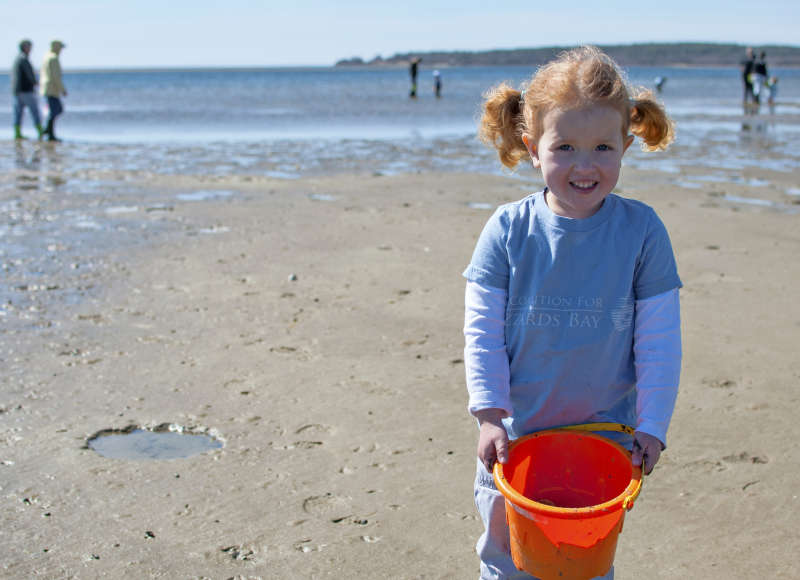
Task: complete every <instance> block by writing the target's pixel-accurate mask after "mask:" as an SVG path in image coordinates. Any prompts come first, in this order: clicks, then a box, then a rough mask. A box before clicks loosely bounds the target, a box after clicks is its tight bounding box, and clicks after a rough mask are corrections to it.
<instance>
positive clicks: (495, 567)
mask: <svg viewBox="0 0 800 580" xmlns="http://www.w3.org/2000/svg"><path fill="white" fill-rule="evenodd" d="M475 506H476V507H477V508H478V513H479V514H480V516H481V519H482V520H483V527H484V532H483V534H482V535H481V537H480V538H479V539H478V544H477V545H476V546H475V548H476V551H477V552H478V556H479V557H480V559H481V576H480V577H481V580H535V579H534V577H533V576H531V575H530V574H527V573H525V572H521V571H520V570H517V567H516V566H515V565H514V561H513V560H512V559H511V548H510V540H509V533H508V523H507V522H506V505H505V499H504V498H503V494H501V493H500V492H499V491H497V488H496V487H495V485H494V479H493V478H492V475H491V474H490V473H489V472H487V471H486V468H484V467H483V464H482V463H481V462H480V460H479V461H478V470H477V473H476V475H475ZM613 579H614V567H613V566H612V567H611V570H609V571H608V574H606V575H605V576H599V577H598V578H597V579H596V580H613Z"/></svg>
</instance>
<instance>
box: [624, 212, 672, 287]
mask: <svg viewBox="0 0 800 580" xmlns="http://www.w3.org/2000/svg"><path fill="white" fill-rule="evenodd" d="M649 217H650V220H649V227H648V231H647V235H646V236H645V239H644V244H643V246H642V251H641V254H640V256H639V260H638V262H637V264H636V270H635V272H634V281H633V284H634V291H635V293H636V294H635V295H636V299H637V300H643V299H646V298H651V297H653V296H656V295H658V294H662V293H664V292H666V291H667V290H673V289H675V288H680V287H681V286H683V284H682V283H681V279H680V277H678V267H677V264H676V263H675V254H674V253H673V251H672V244H671V242H670V240H669V234H668V233H667V228H666V227H664V223H663V222H662V221H661V219H660V218H659V217H658V215H656V213H655V212H654V211H652V210H650V216H649Z"/></svg>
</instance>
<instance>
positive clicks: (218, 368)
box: [0, 169, 800, 580]
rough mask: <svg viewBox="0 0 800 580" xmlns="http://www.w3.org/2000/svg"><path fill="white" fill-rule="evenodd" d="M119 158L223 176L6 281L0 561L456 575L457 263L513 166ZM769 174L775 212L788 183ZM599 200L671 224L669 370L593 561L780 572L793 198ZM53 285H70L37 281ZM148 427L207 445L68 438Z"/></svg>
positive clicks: (130, 569) (675, 570)
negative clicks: (646, 465) (125, 229)
mask: <svg viewBox="0 0 800 580" xmlns="http://www.w3.org/2000/svg"><path fill="white" fill-rule="evenodd" d="M747 171H748V172H749V173H748V174H747V175H744V177H746V178H748V179H758V178H759V177H763V175H762V174H761V173H759V170H757V169H748V170H747ZM762 171H764V172H766V171H768V170H762ZM100 177H102V176H99V177H98V178H100ZM116 177H120V176H116ZM123 177H126V178H129V179H131V180H133V182H134V183H137V184H138V185H140V186H141V187H143V188H147V189H151V190H175V191H190V190H192V189H195V190H208V189H209V188H214V189H218V190H225V191H228V192H233V194H232V195H228V196H225V197H218V198H212V199H205V200H203V201H202V202H198V203H183V204H180V205H176V206H175V207H174V208H149V209H151V210H153V211H150V212H149V213H146V215H145V218H144V219H147V220H151V221H153V222H156V221H158V222H162V223H163V224H164V225H165V227H167V226H168V227H167V229H169V230H170V231H171V233H170V234H169V235H166V234H165V235H164V236H163V237H162V238H158V236H155V237H154V240H153V241H152V243H145V242H146V240H144V241H143V243H142V244H140V245H138V246H135V247H132V248H131V247H127V248H125V249H124V251H122V250H119V249H117V248H109V249H108V250H107V251H104V252H101V256H102V257H101V258H97V257H95V258H92V259H91V260H90V259H89V258H85V259H84V258H82V257H81V256H80V255H74V253H71V250H70V248H58V247H55V248H52V251H51V254H52V255H53V259H54V260H63V261H64V264H65V267H64V270H63V271H64V272H65V273H64V274H63V275H59V274H56V275H54V276H55V278H53V279H48V281H47V282H23V281H17V282H15V284H16V286H17V288H20V287H21V286H24V290H25V291H26V293H27V295H28V296H29V297H28V299H27V300H28V301H27V302H25V306H24V308H23V307H18V308H17V307H14V305H13V304H12V305H7V308H6V310H5V311H4V313H3V314H4V315H3V317H2V318H0V333H1V334H0V360H1V361H2V366H3V372H2V375H0V498H2V511H1V512H0V527H1V528H2V530H3V533H2V538H3V540H2V546H3V549H2V551H1V553H0V577H3V578H59V579H60V578H64V579H67V578H70V579H71V578H131V579H138V578H170V579H172V578H187V579H189V578H193V579H200V578H209V579H228V578H237V579H239V578H242V579H245V578H247V579H255V578H260V579H267V578H270V579H272V578H364V579H367V578H375V579H378V578H404V579H405V578H408V579H411V578H414V579H422V578H425V579H430V578H442V579H445V578H447V579H449V578H475V577H477V573H478V560H477V557H476V555H475V552H474V543H475V541H476V539H477V537H478V535H479V533H480V530H481V524H480V522H479V521H478V519H477V515H476V512H475V510H474V507H473V504H472V480H473V476H474V469H475V459H474V453H475V450H474V448H475V442H476V436H477V429H476V428H475V424H474V422H473V420H472V419H471V418H470V417H469V415H468V414H467V412H466V389H465V386H464V376H463V375H464V368H463V361H462V357H463V352H462V349H463V338H462V330H461V329H462V323H463V288H464V280H463V279H462V277H461V272H462V270H463V268H464V267H465V265H466V264H467V262H468V260H469V257H470V255H471V252H472V249H473V245H474V243H475V240H476V238H477V236H478V234H479V232H480V230H481V228H482V226H483V224H484V222H485V221H486V219H488V217H489V215H490V211H491V208H493V207H494V206H496V205H497V204H499V203H502V202H505V201H509V200H513V199H518V198H520V197H523V196H524V195H525V194H526V193H527V192H528V191H529V188H528V187H527V186H526V184H524V183H523V182H522V181H521V180H520V179H517V178H513V177H502V176H482V175H472V174H465V173H452V174H446V173H426V174H419V175H414V174H410V175H398V176H382V175H366V176H365V175H351V176H348V175H339V176H331V177H308V178H303V179H298V180H280V179H268V178H260V177H248V178H242V177H240V176H231V177H226V178H218V179H211V178H208V177H203V176H201V175H198V176H190V175H173V176H157V175H149V176H146V177H137V176H136V175H134V174H133V173H132V174H131V175H128V176H123ZM672 177H674V176H672ZM768 177H769V181H770V183H774V184H777V186H776V187H775V188H774V197H775V200H776V201H777V202H780V203H781V204H784V206H785V207H798V206H796V205H793V203H792V201H793V200H792V198H791V197H790V196H788V195H786V194H785V193H784V192H785V190H786V189H787V188H792V187H797V183H796V180H795V179H794V178H793V176H792V174H791V173H780V172H772V173H770V175H769V176H768ZM136 180H138V181H136ZM618 191H619V192H620V193H621V194H622V195H626V196H630V197H635V198H638V199H641V200H643V201H645V202H646V203H649V204H650V205H652V206H653V207H655V208H656V210H657V211H658V212H659V214H660V216H661V217H662V219H663V220H664V222H665V223H666V225H667V227H668V229H669V231H670V234H671V237H672V242H673V245H674V248H675V252H676V256H677V259H678V264H679V272H680V275H681V277H682V279H683V282H684V289H683V290H682V292H681V301H682V316H683V321H682V324H683V332H684V334H683V339H684V365H683V373H682V381H681V392H680V397H679V400H678V405H677V409H676V412H675V415H674V419H673V422H672V427H671V429H670V434H669V441H668V449H667V451H666V452H665V453H664V455H663V456H662V460H661V462H660V464H659V465H658V467H657V469H656V470H655V472H654V474H653V475H651V476H650V477H648V478H647V479H646V481H645V485H644V490H643V492H642V496H641V498H640V500H639V501H638V502H637V504H636V506H635V509H634V510H633V511H632V512H630V513H629V514H628V516H627V519H626V521H625V528H624V531H623V533H622V535H621V537H620V543H619V547H618V551H617V558H616V570H617V578H618V579H620V580H625V579H633V578H664V579H673V578H674V579H685V578H787V579H788V578H796V577H797V574H798V571H797V563H796V556H795V554H797V552H798V550H800V535H798V534H797V529H796V528H797V522H798V519H797V513H798V510H800V499H798V495H800V491H798V486H797V481H798V476H800V452H798V448H797V445H796V443H795V441H796V439H797V438H798V437H799V436H800V427H798V422H797V420H796V408H797V405H798V398H799V397H800V396H799V395H798V388H797V387H798V381H799V380H800V359H798V357H797V354H796V352H797V346H796V345H797V343H798V340H799V339H800V302H799V301H798V300H797V291H796V284H797V282H798V280H800V262H798V259H797V256H798V255H799V254H800V229H798V228H797V219H798V216H797V215H796V213H792V212H790V211H779V210H777V209H775V207H760V206H756V205H748V204H736V203H732V202H731V201H730V200H729V198H727V197H726V195H727V196H742V197H747V183H746V181H745V182H739V183H725V182H706V183H703V184H702V185H701V186H700V187H693V188H681V187H677V186H675V185H674V183H671V182H670V181H669V180H668V179H667V178H666V177H665V176H664V175H661V176H660V177H659V176H656V177H653V175H652V174H650V173H645V172H640V171H636V170H633V169H625V170H624V172H623V178H622V180H621V182H620V187H619V188H618ZM19 195H20V197H24V195H25V194H24V192H22V191H21V190H20V192H19ZM766 195H767V196H769V195H771V194H770V193H769V192H768V193H767V194H766ZM487 208H489V209H487ZM156 210H159V211H156ZM162 210H163V211H162ZM137 211H139V212H140V213H142V214H143V215H144V214H145V209H144V208H139V209H138V210H137ZM122 215H124V214H120V216H122ZM67 264H68V265H69V266H68V265H67ZM90 266H91V267H90ZM13 274H14V264H13V262H11V261H7V262H6V264H5V265H4V270H3V272H2V275H6V276H12V275H13ZM54 287H58V291H55V290H52V288H54ZM49 289H50V290H49ZM70 289H72V290H75V294H76V295H79V296H81V299H79V300H56V299H50V298H48V294H55V293H57V292H63V293H65V294H70V293H69V292H67V291H68V290H70ZM83 289H90V290H87V291H85V292H84V291H83ZM70 295H71V294H70ZM162 424H174V425H179V426H182V427H183V428H185V429H187V430H190V431H192V432H197V433H209V434H212V435H214V436H215V437H217V438H219V440H221V441H222V442H223V443H224V446H223V447H222V448H221V449H218V450H212V451H209V452H207V453H204V454H200V455H195V456H193V457H190V458H186V459H174V460H164V461H154V460H153V461H148V460H144V461H126V460H120V459H111V458H107V457H103V456H101V455H99V454H98V453H96V452H95V451H93V450H91V449H89V448H87V440H88V439H89V438H90V437H91V436H92V435H93V434H95V433H97V432H99V431H101V430H104V429H124V428H126V427H131V426H137V427H145V428H148V427H150V428H152V427H155V426H157V425H162Z"/></svg>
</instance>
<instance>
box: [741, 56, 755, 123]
mask: <svg viewBox="0 0 800 580" xmlns="http://www.w3.org/2000/svg"><path fill="white" fill-rule="evenodd" d="M744 54H745V58H744V60H743V61H742V62H741V63H739V65H740V67H741V69H742V83H743V84H744V96H743V98H742V104H743V106H744V113H745V115H748V114H751V113H753V112H754V111H753V107H754V105H755V102H756V96H755V94H754V93H753V80H752V78H753V77H752V74H753V69H754V68H755V66H756V58H755V56H754V55H753V49H752V48H751V47H749V46H748V47H747V48H746V49H745V51H744Z"/></svg>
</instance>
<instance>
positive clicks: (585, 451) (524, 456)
mask: <svg viewBox="0 0 800 580" xmlns="http://www.w3.org/2000/svg"><path fill="white" fill-rule="evenodd" d="M590 431H620V432H625V433H629V434H633V429H632V428H630V427H628V426H626V425H620V424H617V423H592V424H588V425H575V426H571V427H564V428H560V429H550V430H547V431H540V432H538V433H532V434H530V435H526V436H524V437H520V438H519V439H517V440H515V441H512V442H511V445H510V446H509V459H508V462H507V463H506V464H505V465H502V464H500V463H499V462H498V463H495V466H494V480H495V484H496V485H497V489H498V490H499V491H500V492H501V493H502V494H503V496H504V497H505V502H506V519H507V520H508V527H509V531H510V539H511V557H512V558H513V560H514V564H515V565H516V566H517V568H519V569H520V570H524V571H525V572H528V573H529V574H532V575H533V576H536V577H537V578H539V579H540V580H565V579H569V580H589V579H590V578H595V577H597V576H603V575H604V574H606V573H607V572H608V571H609V570H610V569H611V566H612V564H613V563H614V552H615V551H616V548H617V537H618V536H619V533H620V532H621V531H622V524H623V521H624V519H625V511H627V510H630V509H631V508H632V507H633V502H634V500H635V499H636V497H637V496H638V495H639V491H640V490H641V486H642V470H641V468H640V467H634V466H633V465H632V464H631V454H630V452H629V451H628V450H626V449H625V448H624V447H622V446H621V445H619V444H618V443H616V442H614V441H611V440H610V439H608V438H606V437H603V436H601V435H596V434H594V433H591V432H590Z"/></svg>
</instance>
